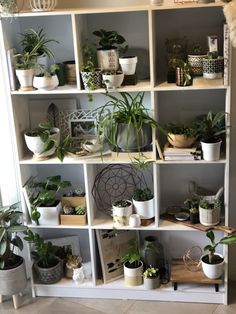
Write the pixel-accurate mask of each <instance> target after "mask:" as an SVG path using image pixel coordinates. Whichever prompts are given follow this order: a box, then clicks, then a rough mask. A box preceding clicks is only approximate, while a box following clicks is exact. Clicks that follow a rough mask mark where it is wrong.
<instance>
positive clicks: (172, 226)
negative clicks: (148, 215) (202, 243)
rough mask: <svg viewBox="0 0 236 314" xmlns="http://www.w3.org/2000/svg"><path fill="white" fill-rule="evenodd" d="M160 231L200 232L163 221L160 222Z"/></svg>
mask: <svg viewBox="0 0 236 314" xmlns="http://www.w3.org/2000/svg"><path fill="white" fill-rule="evenodd" d="M158 229H159V230H168V231H196V232H199V230H197V229H194V228H191V227H188V226H185V225H181V224H177V223H174V222H171V221H168V220H163V219H160V222H159V228H158Z"/></svg>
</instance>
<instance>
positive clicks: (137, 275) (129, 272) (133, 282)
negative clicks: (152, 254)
mask: <svg viewBox="0 0 236 314" xmlns="http://www.w3.org/2000/svg"><path fill="white" fill-rule="evenodd" d="M124 276H125V284H126V285H128V286H139V285H141V284H142V283H143V262H142V261H140V266H139V267H137V268H130V267H127V262H126V263H125V264H124Z"/></svg>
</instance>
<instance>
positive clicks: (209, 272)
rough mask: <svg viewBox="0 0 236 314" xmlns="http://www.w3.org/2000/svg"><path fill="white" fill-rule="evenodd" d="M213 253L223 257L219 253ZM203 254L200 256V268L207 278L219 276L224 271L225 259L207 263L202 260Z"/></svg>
mask: <svg viewBox="0 0 236 314" xmlns="http://www.w3.org/2000/svg"><path fill="white" fill-rule="evenodd" d="M215 255H218V256H220V257H222V258H223V256H222V255H221V254H218V253H217V254H216V253H215ZM205 256H206V255H204V256H202V258H201V263H202V270H203V272H204V274H205V275H206V276H207V278H210V279H217V278H220V277H221V276H222V275H223V272H224V264H225V261H224V260H223V261H222V262H221V263H219V264H208V263H206V262H204V261H203V259H204V257H205Z"/></svg>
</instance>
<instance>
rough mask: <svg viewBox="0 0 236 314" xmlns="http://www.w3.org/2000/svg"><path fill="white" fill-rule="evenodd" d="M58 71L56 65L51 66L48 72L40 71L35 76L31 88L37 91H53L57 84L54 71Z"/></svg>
mask: <svg viewBox="0 0 236 314" xmlns="http://www.w3.org/2000/svg"><path fill="white" fill-rule="evenodd" d="M58 69H59V67H58V65H57V64H55V63H54V64H52V65H51V66H50V69H49V71H46V70H44V69H43V70H42V71H41V73H40V74H38V75H35V76H34V79H33V86H34V87H35V88H37V89H39V90H51V89H55V88H56V87H57V86H58V84H59V81H58V77H57V75H56V71H57V70H58Z"/></svg>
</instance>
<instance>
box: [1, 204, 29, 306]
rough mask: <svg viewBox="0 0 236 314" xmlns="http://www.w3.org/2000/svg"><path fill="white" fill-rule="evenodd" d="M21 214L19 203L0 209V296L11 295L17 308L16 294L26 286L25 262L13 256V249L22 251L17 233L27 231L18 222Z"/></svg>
mask: <svg viewBox="0 0 236 314" xmlns="http://www.w3.org/2000/svg"><path fill="white" fill-rule="evenodd" d="M21 216H22V212H21V211H19V203H16V204H12V205H9V206H2V207H0V282H1V284H0V296H2V295H12V296H13V302H14V306H15V308H17V294H19V293H20V292H23V290H24V289H25V288H26V285H27V277H26V268H25V261H24V259H23V257H21V256H19V255H16V254H15V248H18V249H20V250H22V249H23V242H22V240H21V238H20V237H19V236H18V235H17V233H18V232H23V231H26V230H27V227H26V226H23V225H22V223H21V222H20V218H21Z"/></svg>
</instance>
